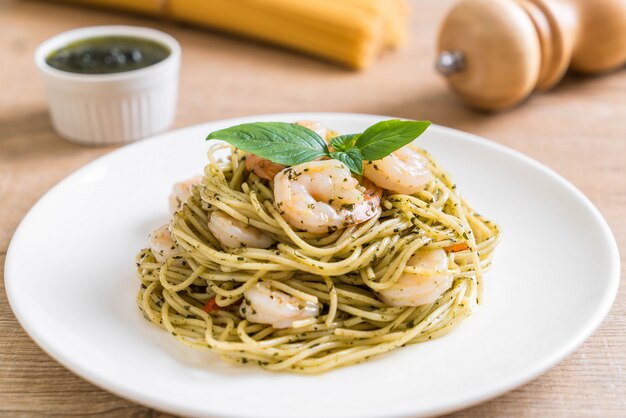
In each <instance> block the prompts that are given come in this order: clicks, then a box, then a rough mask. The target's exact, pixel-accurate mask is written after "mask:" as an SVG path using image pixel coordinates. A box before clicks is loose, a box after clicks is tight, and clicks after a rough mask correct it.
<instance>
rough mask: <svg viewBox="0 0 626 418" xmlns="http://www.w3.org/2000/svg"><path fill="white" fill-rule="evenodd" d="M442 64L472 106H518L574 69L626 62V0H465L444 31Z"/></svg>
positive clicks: (607, 67)
mask: <svg viewBox="0 0 626 418" xmlns="http://www.w3.org/2000/svg"><path fill="white" fill-rule="evenodd" d="M438 48H439V56H438V59H437V70H438V71H439V72H440V73H441V74H442V75H444V76H446V77H447V80H448V83H449V85H450V87H451V88H452V90H454V91H455V92H456V93H457V94H458V95H459V96H460V97H461V98H462V99H463V100H464V101H465V102H467V103H468V104H469V105H471V106H473V107H476V108H479V109H484V110H501V109H505V108H507V107H511V106H514V105H516V104H518V103H520V102H521V101H523V100H524V99H525V98H526V97H528V96H529V95H530V94H531V93H532V92H533V91H534V90H539V91H545V90H549V89H550V88H552V87H553V86H554V85H555V84H556V83H558V82H559V81H560V80H561V78H562V77H563V75H564V74H565V72H566V71H567V69H568V68H571V69H572V70H574V71H577V72H581V73H587V74H595V73H600V72H604V71H609V70H612V69H616V68H619V67H621V66H623V65H624V64H625V63H626V0H461V1H460V2H459V3H458V4H457V5H456V6H455V7H454V8H453V9H452V10H451V11H450V13H449V14H448V16H447V17H446V19H445V20H444V22H443V25H442V26H441V29H440V33H439V46H438Z"/></svg>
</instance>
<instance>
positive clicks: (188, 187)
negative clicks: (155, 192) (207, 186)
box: [169, 176, 202, 214]
mask: <svg viewBox="0 0 626 418" xmlns="http://www.w3.org/2000/svg"><path fill="white" fill-rule="evenodd" d="M201 182H202V176H195V177H192V178H190V179H187V180H185V181H181V182H179V183H176V184H174V187H173V188H172V194H170V198H169V202H170V212H171V213H172V214H174V212H176V211H179V210H180V209H181V208H182V207H183V204H184V203H185V202H186V201H187V199H188V198H189V196H191V194H192V191H193V186H196V185H198V184H200V183H201Z"/></svg>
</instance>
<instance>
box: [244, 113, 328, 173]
mask: <svg viewBox="0 0 626 418" xmlns="http://www.w3.org/2000/svg"><path fill="white" fill-rule="evenodd" d="M296 125H300V126H304V127H305V128H308V129H310V130H312V131H313V132H315V133H316V134H318V135H319V136H320V137H321V138H322V139H324V140H325V141H326V142H328V140H329V139H330V138H332V137H334V136H337V132H335V131H331V130H330V129H327V128H326V127H325V126H323V125H322V124H321V123H319V122H313V121H310V120H300V121H298V122H296ZM285 167H286V166H284V165H282V164H277V163H273V162H271V161H270V160H266V159H265V158H263V157H259V156H258V155H254V154H250V155H248V156H247V157H246V169H247V170H248V171H252V172H253V173H254V174H256V175H257V176H259V177H261V178H262V179H265V180H274V177H275V176H276V174H278V173H279V172H281V171H282V170H283V169H285Z"/></svg>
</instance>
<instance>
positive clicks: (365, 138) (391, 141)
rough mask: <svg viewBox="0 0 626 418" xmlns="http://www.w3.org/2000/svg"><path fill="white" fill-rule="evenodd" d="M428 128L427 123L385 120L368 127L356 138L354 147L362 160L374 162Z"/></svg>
mask: <svg viewBox="0 0 626 418" xmlns="http://www.w3.org/2000/svg"><path fill="white" fill-rule="evenodd" d="M429 126H430V122H428V121H409V120H398V119H395V120H386V121H382V122H378V123H377V124H375V125H372V126H370V127H369V128H367V129H366V130H365V132H363V133H362V134H361V135H359V137H358V138H357V140H356V142H355V143H354V146H356V147H357V148H359V149H360V150H361V153H362V155H363V159H365V160H368V161H376V160H380V159H381V158H384V157H386V156H388V155H389V154H391V153H392V152H394V151H395V150H397V149H399V148H402V147H403V146H405V145H406V144H408V143H410V142H412V141H413V140H414V139H415V138H417V137H418V136H420V135H421V134H422V133H424V131H425V130H426V129H427V128H428V127H429Z"/></svg>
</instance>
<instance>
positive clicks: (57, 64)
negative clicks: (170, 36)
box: [46, 35, 171, 74]
mask: <svg viewBox="0 0 626 418" xmlns="http://www.w3.org/2000/svg"><path fill="white" fill-rule="evenodd" d="M170 53H171V51H170V49H169V48H168V47H167V46H166V45H164V44H162V43H160V42H157V41H154V40H152V39H148V38H140V37H136V36H123V35H108V36H98V37H94V38H87V39H81V40H78V41H74V42H71V43H69V44H67V45H65V46H63V47H61V48H59V49H57V50H55V51H52V52H51V53H50V54H49V55H48V56H47V57H46V63H47V64H48V65H50V66H51V67H54V68H56V69H58V70H62V71H68V72H71V73H78V74H112V73H121V72H124V71H133V70H138V69H141V68H145V67H149V66H151V65H154V64H156V63H159V62H161V61H163V60H164V59H166V58H167V57H168V56H169V55H170Z"/></svg>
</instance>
